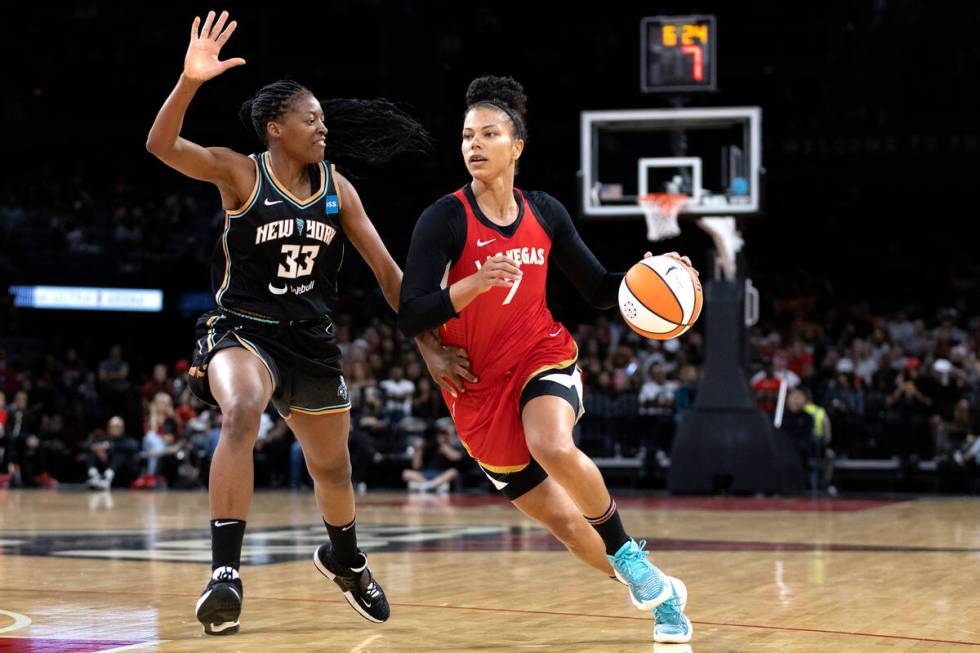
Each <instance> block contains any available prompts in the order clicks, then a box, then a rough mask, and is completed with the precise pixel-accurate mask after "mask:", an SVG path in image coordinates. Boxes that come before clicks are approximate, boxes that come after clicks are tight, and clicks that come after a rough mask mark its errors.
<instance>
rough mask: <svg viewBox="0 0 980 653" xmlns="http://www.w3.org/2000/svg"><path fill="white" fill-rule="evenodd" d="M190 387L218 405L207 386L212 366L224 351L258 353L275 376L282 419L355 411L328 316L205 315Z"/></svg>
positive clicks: (220, 312)
mask: <svg viewBox="0 0 980 653" xmlns="http://www.w3.org/2000/svg"><path fill="white" fill-rule="evenodd" d="M196 336H197V346H196V347H195V348H194V356H193V362H192V363H191V368H190V382H189V386H190V389H191V392H193V393H194V394H195V395H196V396H197V398H198V399H200V400H201V401H203V402H205V403H207V404H210V405H212V406H216V405H217V403H218V402H217V401H216V400H215V398H214V396H213V395H212V394H211V388H210V385H209V383H208V377H207V373H208V364H209V363H210V362H211V359H212V358H213V357H214V355H215V354H217V353H218V352H219V351H221V350H222V349H227V348H229V347H241V348H243V349H246V350H247V351H250V352H251V353H253V354H255V355H256V356H257V357H258V358H259V360H260V361H262V364H263V365H265V367H266V369H267V370H268V371H269V375H270V376H271V377H272V385H273V388H274V389H273V393H272V403H273V405H274V406H275V407H276V410H278V411H279V414H280V415H282V416H283V417H289V416H290V414H291V413H292V411H294V410H295V411H298V412H301V413H307V414H312V415H328V414H331V413H339V412H344V411H347V410H350V396H349V395H348V393H347V383H346V382H345V381H344V375H343V371H342V368H341V355H340V348H339V347H337V342H336V338H335V336H334V325H333V322H332V320H331V319H330V318H329V317H328V316H324V317H321V318H317V319H313V320H295V321H285V320H282V321H280V320H270V319H264V318H257V317H248V316H246V315H245V314H244V313H239V312H237V311H232V310H224V309H217V310H214V311H211V312H209V313H205V314H204V315H202V316H201V317H200V318H199V319H198V321H197V327H196Z"/></svg>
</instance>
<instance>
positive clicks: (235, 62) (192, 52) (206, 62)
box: [184, 11, 245, 82]
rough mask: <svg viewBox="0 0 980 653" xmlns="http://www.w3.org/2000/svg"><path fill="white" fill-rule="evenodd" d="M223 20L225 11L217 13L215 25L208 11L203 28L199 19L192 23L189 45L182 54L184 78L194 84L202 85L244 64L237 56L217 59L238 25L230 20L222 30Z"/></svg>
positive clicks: (224, 19)
mask: <svg viewBox="0 0 980 653" xmlns="http://www.w3.org/2000/svg"><path fill="white" fill-rule="evenodd" d="M227 20H228V12H227V11H222V12H221V15H220V16H218V20H217V22H215V20H214V12H213V11H209V12H208V16H207V18H205V19H204V26H203V27H201V17H200V16H196V17H195V18H194V24H193V25H192V26H191V42H190V45H188V46H187V54H186V55H184V77H186V78H187V79H189V80H191V81H195V82H206V81H207V80H209V79H211V78H212V77H217V76H218V75H220V74H221V73H223V72H225V71H226V70H228V69H229V68H234V67H235V66H242V65H244V64H245V60H244V59H242V58H241V57H236V58H234V59H227V60H225V61H219V60H218V54H219V53H220V52H221V48H222V47H223V46H224V44H225V43H227V42H228V39H229V38H230V37H231V35H232V34H233V33H234V32H235V28H236V27H237V26H238V23H236V22H235V21H231V22H230V23H228V26H227V27H225V21H227Z"/></svg>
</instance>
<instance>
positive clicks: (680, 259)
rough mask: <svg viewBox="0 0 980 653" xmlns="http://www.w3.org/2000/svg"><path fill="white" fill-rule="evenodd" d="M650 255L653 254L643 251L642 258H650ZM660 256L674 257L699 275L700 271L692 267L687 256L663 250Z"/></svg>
mask: <svg viewBox="0 0 980 653" xmlns="http://www.w3.org/2000/svg"><path fill="white" fill-rule="evenodd" d="M651 256H653V254H652V253H651V252H645V253H644V254H643V258H650V257H651ZM662 256H669V257H670V258H672V259H674V260H675V261H680V262H681V263H683V264H684V265H686V266H687V267H689V268H691V269H692V270H694V274H695V275H697V276H699V277H700V276H701V273H700V272H698V270H697V268H696V267H694V264H693V263H691V259H689V258H688V257H686V256H681V255H680V254H678V253H677V252H665V253H664V254H662Z"/></svg>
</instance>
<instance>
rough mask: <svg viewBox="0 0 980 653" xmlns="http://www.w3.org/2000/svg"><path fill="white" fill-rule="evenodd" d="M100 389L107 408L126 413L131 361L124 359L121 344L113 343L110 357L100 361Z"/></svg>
mask: <svg viewBox="0 0 980 653" xmlns="http://www.w3.org/2000/svg"><path fill="white" fill-rule="evenodd" d="M99 391H100V392H99V394H100V395H101V397H102V403H103V405H104V406H105V408H106V409H108V410H109V411H110V412H111V413H113V414H116V415H125V414H126V412H127V411H126V408H127V405H126V404H127V400H128V397H127V394H128V393H129V363H127V362H126V361H125V360H123V357H122V347H121V346H120V345H112V347H110V348H109V357H108V358H106V359H104V360H103V361H102V362H101V363H99Z"/></svg>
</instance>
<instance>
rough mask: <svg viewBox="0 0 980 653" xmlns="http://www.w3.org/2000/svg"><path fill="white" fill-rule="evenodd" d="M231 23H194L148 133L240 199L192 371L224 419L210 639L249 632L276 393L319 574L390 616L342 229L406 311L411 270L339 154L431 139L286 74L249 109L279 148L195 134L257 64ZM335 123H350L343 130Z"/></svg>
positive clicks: (169, 157) (230, 212) (229, 212)
mask: <svg viewBox="0 0 980 653" xmlns="http://www.w3.org/2000/svg"><path fill="white" fill-rule="evenodd" d="M227 20H228V12H222V14H221V16H219V17H218V18H217V20H215V13H214V12H213V11H212V12H210V13H209V14H208V16H207V18H206V19H205V21H204V24H203V26H202V25H201V20H200V18H195V19H194V24H193V26H192V28H191V38H190V44H189V46H188V48H187V54H186V55H185V58H184V70H183V73H182V74H181V76H180V79H179V81H178V82H177V86H176V87H175V88H174V90H173V92H172V93H171V94H170V97H168V98H167V100H166V102H165V103H164V104H163V107H162V108H161V109H160V112H159V113H158V114H157V117H156V120H155V121H154V123H153V126H152V128H151V129H150V133H149V136H148V139H147V143H146V147H147V149H148V150H149V151H150V152H151V153H153V154H154V155H155V156H156V157H157V158H159V159H160V160H161V161H163V162H164V163H166V164H167V165H168V166H170V167H171V168H173V169H175V170H177V171H179V172H181V173H183V174H185V175H187V176H188V177H192V178H194V179H200V180H202V181H208V182H211V183H212V184H214V185H215V186H217V188H218V191H219V192H220V194H221V202H222V205H223V206H224V207H225V209H226V219H225V230H224V233H223V234H222V236H221V239H220V241H219V246H218V247H216V248H215V255H214V260H213V264H212V281H213V285H214V287H215V301H216V303H217V305H218V308H217V310H215V311H211V312H209V313H207V314H205V315H204V316H203V317H202V318H201V319H200V320H199V321H198V338H199V340H198V344H197V349H196V353H195V356H194V365H193V367H192V368H191V372H192V374H191V376H192V378H191V384H190V386H191V389H192V390H193V391H194V393H195V394H196V395H197V396H198V397H199V398H200V399H201V400H203V401H206V402H208V403H210V404H217V405H218V406H219V407H220V408H221V412H222V415H223V416H224V421H223V422H222V426H221V437H220V440H219V442H218V447H217V450H216V451H215V453H214V458H213V460H212V463H211V472H210V474H211V475H210V482H209V484H208V490H209V495H210V501H211V560H212V562H211V568H212V573H211V578H210V580H209V582H208V584H207V587H206V588H205V590H204V592H203V593H202V594H201V597H200V599H199V600H198V602H197V606H196V610H197V618H198V620H199V621H200V622H201V623H202V624H203V625H204V630H205V632H206V633H208V634H211V635H228V634H232V633H235V632H238V629H239V615H240V613H241V609H242V593H243V588H242V582H241V578H240V575H239V567H240V564H241V560H240V558H241V550H242V539H243V537H244V533H245V518H246V516H247V514H248V509H249V504H250V503H251V499H252V474H253V470H252V449H253V447H254V445H255V440H256V437H257V434H258V427H259V417H260V416H261V415H262V412H263V411H264V410H265V408H266V406H267V405H268V404H269V402H270V401H271V402H272V403H273V404H274V405H275V406H276V409H277V410H278V411H279V412H280V414H282V415H283V417H284V418H285V419H286V421H287V423H288V424H289V427H290V429H292V431H293V433H295V434H296V438H297V439H298V440H299V442H300V444H301V445H302V447H303V453H304V454H305V457H306V463H307V467H308V469H309V472H310V476H311V477H312V478H313V481H314V491H315V496H316V501H317V505H318V507H319V508H320V511H321V513H322V515H323V521H324V524H325V526H326V529H327V533H328V536H329V538H330V543H329V544H326V543H325V544H322V545H321V546H319V547H318V548H317V549H316V551H315V552H314V556H313V558H314V564H315V565H316V568H317V569H318V570H319V571H320V572H321V573H322V574H324V575H325V576H327V577H328V578H330V579H332V580H333V581H334V582H335V583H336V584H337V585H338V586H339V587H340V589H341V591H342V592H343V594H344V597H345V598H346V599H347V601H348V603H350V605H351V607H353V608H354V609H355V610H356V611H357V612H358V613H359V614H360V615H361V616H363V617H364V618H366V619H368V620H370V621H374V622H383V621H385V620H387V619H388V616H389V607H388V602H387V600H386V599H385V595H384V592H383V591H382V589H381V586H380V585H379V584H378V583H377V581H375V580H374V578H373V577H372V575H371V572H370V570H369V569H368V566H367V556H365V555H364V554H363V553H362V552H361V551H360V549H358V547H357V536H356V529H355V520H354V491H353V488H352V487H351V467H350V464H351V463H350V457H349V453H348V450H347V439H348V431H349V423H350V413H349V411H350V405H351V404H350V399H349V397H348V393H347V386H346V383H345V382H344V378H343V375H342V368H341V360H340V349H339V348H338V346H337V343H336V339H335V334H334V325H333V320H332V316H331V314H332V312H333V307H334V303H335V301H336V295H337V272H338V270H339V268H340V265H341V261H342V260H343V250H344V242H343V241H344V239H343V238H341V237H337V236H339V234H340V233H341V232H342V233H343V235H345V236H346V237H347V238H348V239H349V240H350V242H352V243H353V244H354V247H355V248H357V250H358V252H360V254H361V255H362V256H363V257H364V259H365V261H367V263H368V265H370V267H371V269H372V271H373V272H374V274H375V276H376V277H377V280H378V283H379V285H380V286H381V288H382V291H383V292H384V296H385V299H387V300H388V303H389V304H391V306H392V307H393V308H395V309H397V307H398V306H397V305H398V293H399V288H400V284H401V270H399V269H398V266H397V265H396V264H395V262H394V260H393V259H392V258H391V256H390V255H389V253H388V250H387V249H386V248H385V246H384V243H382V241H381V238H380V237H379V236H378V233H377V231H376V230H375V228H374V226H373V225H372V224H371V220H370V219H369V218H368V216H367V215H366V214H365V212H364V208H363V206H362V205H361V200H360V198H359V197H358V194H357V191H356V190H355V189H354V186H353V185H351V183H350V182H349V181H347V180H346V179H345V178H344V177H343V176H342V175H340V174H339V173H337V172H336V170H335V168H334V166H333V165H332V164H331V163H330V162H329V161H326V160H324V152H325V148H326V147H327V146H329V149H330V152H331V156H332V157H337V158H346V159H348V160H350V161H360V162H367V163H377V162H385V161H388V160H390V159H392V158H394V157H395V156H397V155H398V154H400V153H403V152H408V151H413V150H418V149H420V148H422V147H424V146H425V145H426V143H427V141H428V135H427V134H426V132H425V130H424V129H423V128H422V127H421V125H419V124H418V123H417V122H416V121H414V120H412V119H411V118H410V117H409V116H407V115H405V114H404V113H402V112H400V111H399V110H397V109H396V108H395V107H394V106H393V105H392V104H391V103H389V102H386V101H383V100H376V101H371V102H365V101H360V100H342V99H337V100H331V101H330V102H324V104H323V106H322V107H321V104H320V102H319V101H318V100H317V99H316V97H315V96H314V95H313V93H312V92H310V91H309V90H307V89H306V88H304V87H303V86H301V85H299V84H297V83H296V82H293V81H290V80H281V81H278V82H273V83H272V84H268V85H266V86H264V87H263V88H261V89H260V90H259V91H258V92H257V93H256V94H255V96H254V97H252V98H251V99H250V100H248V101H247V102H246V103H245V104H244V105H243V106H242V110H241V116H242V119H243V120H244V122H245V123H246V124H247V125H248V126H249V127H251V128H254V129H255V132H256V135H257V136H258V137H259V139H260V141H261V142H262V143H263V144H264V145H265V146H267V148H268V149H267V150H266V151H264V152H262V153H259V154H254V155H251V156H245V155H244V154H240V153H238V152H235V151H233V150H230V149H227V148H223V147H202V146H200V145H197V144H195V143H192V142H191V141H188V140H187V139H185V138H183V137H182V136H181V135H180V131H181V127H182V125H183V121H184V114H185V113H186V111H187V107H188V106H189V105H190V102H191V100H192V99H193V97H194V95H195V94H196V93H197V91H198V89H199V88H200V87H201V85H202V84H203V83H204V82H206V81H208V80H209V79H212V78H214V77H216V76H218V75H220V74H221V73H223V72H225V71H226V70H228V69H229V68H232V67H235V66H240V65H243V64H244V63H245V60H244V59H239V58H235V59H228V60H225V61H221V60H219V59H218V55H219V53H220V51H221V48H222V47H223V46H224V44H225V43H226V42H227V41H228V39H229V38H230V37H231V35H232V33H233V32H234V31H235V27H236V23H235V21H232V22H230V23H228V22H227ZM331 111H333V113H331ZM325 123H331V124H330V126H331V128H332V129H335V130H336V133H335V134H334V135H332V136H331V138H330V139H329V140H328V139H327V124H325ZM338 125H341V127H340V128H339V129H338V128H337V127H338ZM420 346H421V349H422V354H423V357H424V358H425V360H426V364H427V365H428V366H429V370H430V372H432V373H433V374H434V376H436V377H437V378H438V377H441V376H443V375H444V374H448V375H449V376H450V377H452V376H454V375H455V373H456V372H455V370H459V369H463V367H465V365H466V363H465V361H459V360H456V359H455V357H454V356H453V352H452V351H450V350H448V349H445V348H443V347H441V345H439V343H438V341H436V339H435V337H434V336H433V335H431V334H422V335H421V338H420Z"/></svg>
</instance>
